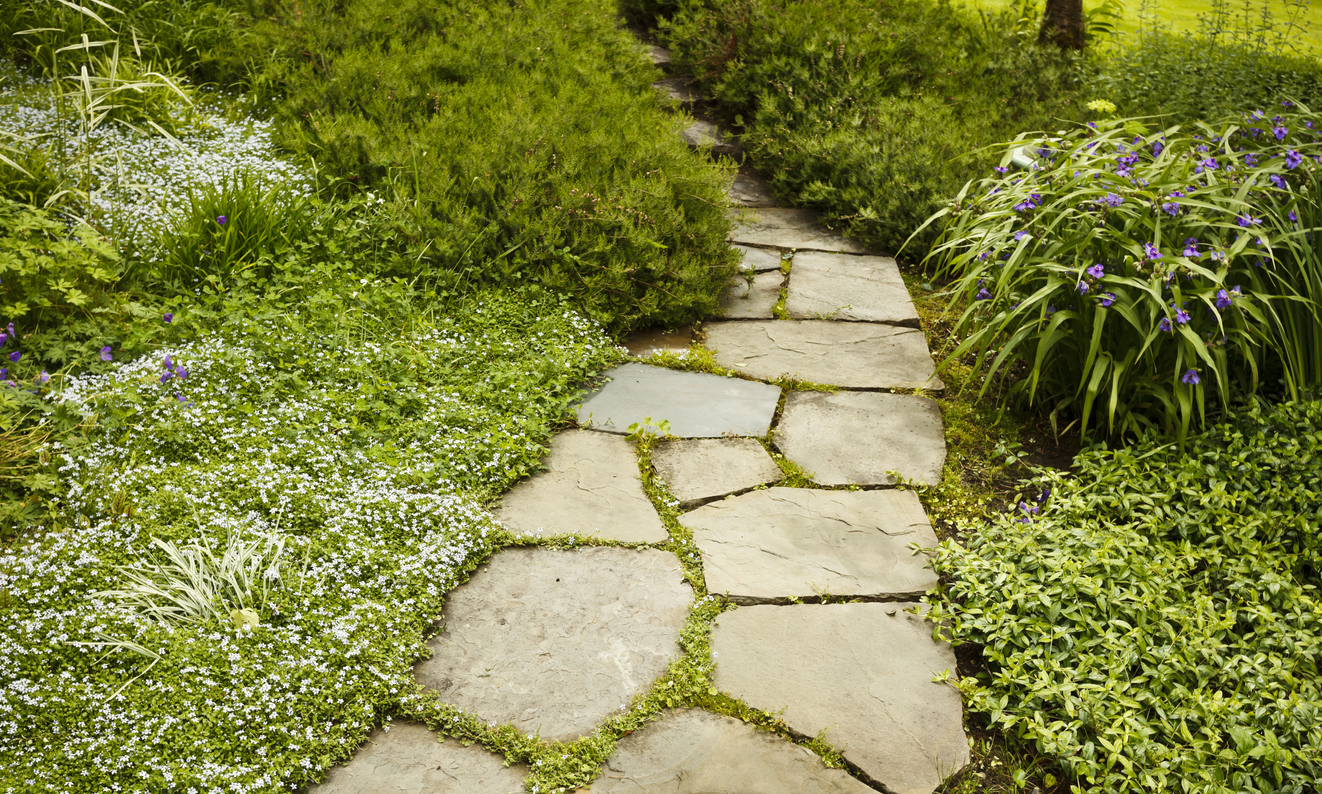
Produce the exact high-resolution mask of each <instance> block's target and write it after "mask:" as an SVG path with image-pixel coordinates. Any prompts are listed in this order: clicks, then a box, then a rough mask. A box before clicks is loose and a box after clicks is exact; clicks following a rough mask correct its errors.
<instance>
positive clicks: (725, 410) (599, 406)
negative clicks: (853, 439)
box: [578, 363, 780, 438]
mask: <svg viewBox="0 0 1322 794" xmlns="http://www.w3.org/2000/svg"><path fill="white" fill-rule="evenodd" d="M604 377H605V378H607V382H606V383H605V384H603V385H602V386H600V387H598V388H597V389H596V390H594V391H593V392H591V393H590V394H588V395H587V397H586V398H585V399H584V400H583V402H582V403H581V404H580V405H579V407H578V423H579V425H580V426H583V427H591V428H592V429H593V430H600V431H603V432H606V433H628V432H629V426H630V425H632V424H633V423H635V422H643V421H644V420H645V419H648V418H650V419H651V420H652V422H653V423H654V424H655V423H659V422H660V421H661V420H666V421H669V422H670V429H669V433H670V434H671V435H673V436H678V437H680V438H702V437H706V438H715V437H720V436H726V435H735V436H762V435H766V433H767V430H768V429H770V427H771V419H772V417H773V416H774V415H775V413H776V405H777V403H779V402H780V389H778V388H776V387H775V386H770V385H767V384H765V383H754V382H752V381H747V380H742V379H739V378H730V377H725V376H723V375H712V374H709V373H705V372H679V371H676V370H671V369H664V368H662V367H652V366H648V365H646V364H638V363H629V364H624V365H621V366H618V367H615V368H613V369H611V370H608V371H607V372H606V373H605V376H604Z"/></svg>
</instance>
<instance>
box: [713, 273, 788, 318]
mask: <svg viewBox="0 0 1322 794" xmlns="http://www.w3.org/2000/svg"><path fill="white" fill-rule="evenodd" d="M784 285H785V277H784V276H783V275H781V273H780V271H777V270H770V271H767V272H765V273H742V274H740V275H738V276H735V277H734V279H733V280H732V281H731V282H730V285H729V286H727V287H726V288H725V290H724V291H723V292H722V293H721V311H722V312H723V313H724V316H725V318H726V319H729V320H761V319H766V320H770V319H771V318H772V316H773V315H772V313H771V312H772V309H774V308H776V304H777V303H779V302H780V288H781V287H782V286H784Z"/></svg>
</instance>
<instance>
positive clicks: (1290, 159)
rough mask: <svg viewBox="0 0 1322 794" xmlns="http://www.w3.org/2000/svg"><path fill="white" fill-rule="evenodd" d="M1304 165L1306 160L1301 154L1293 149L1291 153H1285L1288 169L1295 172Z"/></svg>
mask: <svg viewBox="0 0 1322 794" xmlns="http://www.w3.org/2000/svg"><path fill="white" fill-rule="evenodd" d="M1303 164H1304V158H1303V155H1301V154H1299V152H1296V151H1295V150H1294V149H1291V150H1290V151H1288V152H1286V153H1285V167H1286V168H1289V169H1291V170H1293V169H1295V168H1298V167H1299V166H1301V165H1303Z"/></svg>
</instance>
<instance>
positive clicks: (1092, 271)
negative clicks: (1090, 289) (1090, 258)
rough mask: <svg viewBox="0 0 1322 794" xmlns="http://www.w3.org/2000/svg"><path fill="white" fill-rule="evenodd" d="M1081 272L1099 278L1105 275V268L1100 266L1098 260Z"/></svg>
mask: <svg viewBox="0 0 1322 794" xmlns="http://www.w3.org/2000/svg"><path fill="white" fill-rule="evenodd" d="M1083 272H1085V273H1087V274H1088V275H1090V276H1092V277H1093V278H1101V277H1102V276H1104V275H1106V268H1105V267H1103V266H1102V263H1101V262H1098V263H1097V264H1095V265H1093V266H1092V267H1090V268H1088V269H1087V270H1085V271H1083Z"/></svg>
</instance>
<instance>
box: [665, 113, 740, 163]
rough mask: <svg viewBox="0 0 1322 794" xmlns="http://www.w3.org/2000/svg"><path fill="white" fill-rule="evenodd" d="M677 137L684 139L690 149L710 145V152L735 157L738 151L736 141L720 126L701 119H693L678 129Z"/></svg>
mask: <svg viewBox="0 0 1322 794" xmlns="http://www.w3.org/2000/svg"><path fill="white" fill-rule="evenodd" d="M679 137H681V138H683V139H684V142H685V143H687V144H688V145H689V148H690V149H702V148H703V147H707V146H710V147H711V151H712V154H718V155H724V156H726V157H737V156H738V155H739V152H740V149H739V143H738V141H735V140H734V139H732V138H730V137H729V136H727V135H726V134H725V133H723V132H721V129H720V127H717V126H716V125H715V124H712V123H711V122H710V121H703V120H702V119H694V120H693V123H692V124H690V125H689V126H687V127H685V128H684V129H683V130H681V131H680V133H679Z"/></svg>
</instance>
